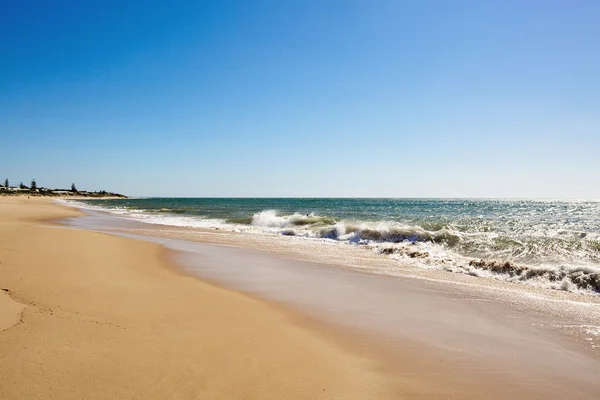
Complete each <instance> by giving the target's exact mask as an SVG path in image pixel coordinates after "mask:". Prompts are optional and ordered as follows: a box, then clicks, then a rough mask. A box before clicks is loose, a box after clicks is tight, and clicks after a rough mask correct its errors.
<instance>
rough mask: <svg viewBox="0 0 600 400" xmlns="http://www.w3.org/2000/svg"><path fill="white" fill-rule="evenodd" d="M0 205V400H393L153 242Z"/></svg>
mask: <svg viewBox="0 0 600 400" xmlns="http://www.w3.org/2000/svg"><path fill="white" fill-rule="evenodd" d="M75 215H77V211H74V210H70V209H67V208H63V207H60V206H57V205H54V204H52V202H51V200H48V199H37V198H32V199H29V200H28V199H26V198H24V197H19V198H2V199H0V287H1V288H2V292H0V360H1V361H0V377H1V379H0V398H4V399H47V398H60V399H82V398H86V399H93V398H98V399H100V398H102V399H105V398H112V399H118V398H127V399H131V398H143V399H149V398H157V399H158V398H161V399H164V398H185V399H191V398H211V399H237V398H239V399H281V398H286V399H295V398H298V399H300V398H340V399H342V398H343V399H365V398H392V397H394V392H395V391H397V390H398V387H397V385H394V384H393V382H390V380H389V379H388V378H386V377H385V376H383V375H381V374H379V373H377V372H376V370H375V367H376V365H375V364H374V363H373V362H372V361H370V360H368V359H364V358H361V357H358V356H356V355H354V354H351V353H350V352H348V351H346V350H344V349H342V348H341V347H339V346H337V345H336V344H335V343H333V342H332V341H331V340H330V339H327V338H325V337H324V336H322V335H319V334H317V333H315V332H313V331H311V330H310V329H307V328H304V327H300V326H298V325H297V324H295V323H294V322H292V320H291V319H290V318H289V317H288V316H287V315H286V314H285V313H283V312H281V311H279V310H276V309H275V308H273V307H270V306H268V305H267V304H264V303H262V302H259V301H256V300H253V299H251V298H249V297H247V296H244V295H241V294H238V293H235V292H232V291H228V290H224V289H221V288H218V287H215V286H211V285H209V284H206V283H203V282H202V281H200V280H198V279H194V278H191V277H188V276H185V275H183V274H181V273H178V272H177V271H176V270H175V269H174V268H173V266H172V265H168V263H167V262H166V261H165V257H164V250H163V249H161V247H160V246H158V245H155V244H149V243H144V242H140V241H135V240H128V239H122V238H117V237H112V236H109V235H105V234H99V233H92V232H84V231H78V230H73V229H65V228H58V227H53V226H50V225H48V224H47V223H46V222H43V221H48V220H50V219H56V218H61V217H67V216H75Z"/></svg>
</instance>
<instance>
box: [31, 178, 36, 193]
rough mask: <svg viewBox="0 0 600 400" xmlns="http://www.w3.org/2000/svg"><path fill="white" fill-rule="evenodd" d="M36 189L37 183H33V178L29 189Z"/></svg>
mask: <svg viewBox="0 0 600 400" xmlns="http://www.w3.org/2000/svg"><path fill="white" fill-rule="evenodd" d="M36 189H37V183H35V179H32V180H31V190H36Z"/></svg>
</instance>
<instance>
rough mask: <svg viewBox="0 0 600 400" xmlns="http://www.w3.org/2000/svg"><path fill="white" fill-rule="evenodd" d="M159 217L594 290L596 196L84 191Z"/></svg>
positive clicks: (140, 217)
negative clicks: (117, 196) (128, 195)
mask: <svg viewBox="0 0 600 400" xmlns="http://www.w3.org/2000/svg"><path fill="white" fill-rule="evenodd" d="M76 204H78V205H79V206H81V207H85V208H90V209H99V210H105V211H108V212H111V213H114V214H115V215H119V216H121V217H125V218H128V219H132V220H136V221H141V222H146V223H151V224H159V225H171V226H181V227H198V228H213V229H215V228H218V229H222V230H223V229H224V230H229V231H235V232H246V233H255V234H263V235H264V234H269V235H287V236H300V237H306V238H313V239H315V240H325V241H331V242H342V243H348V244H352V245H358V246H364V247H366V248H369V249H371V250H372V251H373V252H375V253H383V254H386V255H388V256H389V257H390V258H392V259H395V260H398V262H400V263H402V264H404V265H412V266H416V267H421V268H436V269H442V270H447V271H451V272H458V273H465V274H469V275H473V276H485V277H492V278H496V279H501V280H506V281H511V282H517V283H525V284H529V285H535V286H540V287H546V288H552V289H558V290H567V291H578V292H583V293H588V294H594V295H597V294H598V293H600V202H599V201H591V200H471V199H205V198H201V199H191V198H190V199H180V198H174V199H169V198H148V199H121V200H88V201H84V202H77V203H76Z"/></svg>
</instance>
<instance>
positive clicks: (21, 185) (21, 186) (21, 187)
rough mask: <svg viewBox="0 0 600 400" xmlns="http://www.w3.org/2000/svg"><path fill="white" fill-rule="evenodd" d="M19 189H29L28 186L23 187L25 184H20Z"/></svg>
mask: <svg viewBox="0 0 600 400" xmlns="http://www.w3.org/2000/svg"><path fill="white" fill-rule="evenodd" d="M19 189H27V186H25V185H23V182H21V183H19Z"/></svg>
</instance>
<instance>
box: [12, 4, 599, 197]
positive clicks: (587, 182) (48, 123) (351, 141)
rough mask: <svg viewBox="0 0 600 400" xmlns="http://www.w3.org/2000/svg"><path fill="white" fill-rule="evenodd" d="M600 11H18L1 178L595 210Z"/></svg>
mask: <svg viewBox="0 0 600 400" xmlns="http://www.w3.org/2000/svg"><path fill="white" fill-rule="evenodd" d="M599 15H600V3H598V2H595V1H587V2H586V1H548V0H546V1H512V0H507V1H406V2H402V1H268V2H259V1H255V2H250V1H214V2H202V1H189V2H187V1H183V2H167V1H154V2H153V1H144V2H142V1H139V2H137V1H130V2H121V1H112V0H104V1H85V2H83V1H56V2H47V1H16V2H12V4H9V2H4V3H3V4H2V11H1V12H0V35H1V37H2V40H1V41H0V54H2V62H1V63H0V139H1V140H0V152H1V153H0V154H2V155H1V157H0V177H1V178H2V179H3V178H4V177H5V176H6V177H8V178H9V179H10V180H11V182H13V183H18V181H21V180H22V181H24V182H29V181H30V180H31V178H36V179H37V181H38V184H40V185H44V186H63V187H68V186H70V184H71V182H73V181H74V182H76V183H77V184H78V187H80V188H84V189H106V190H114V191H120V192H125V193H127V194H131V195H143V196H148V195H150V196H152V195H154V196H276V197H277V196H300V197H310V196H349V197H351V196H361V197H363V196H366V197H371V196H373V197H387V196H389V197H577V198H600V184H599V182H600V155H599V152H600V111H599V110H600V74H599V72H598V71H600V51H599V49H600V24H598V16H599Z"/></svg>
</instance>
